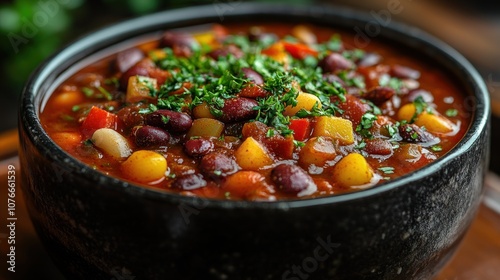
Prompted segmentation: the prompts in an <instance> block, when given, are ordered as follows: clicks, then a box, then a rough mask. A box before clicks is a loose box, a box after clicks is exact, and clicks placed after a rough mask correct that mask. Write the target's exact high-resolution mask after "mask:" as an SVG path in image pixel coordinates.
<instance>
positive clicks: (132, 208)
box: [19, 2, 490, 280]
mask: <svg viewBox="0 0 500 280" xmlns="http://www.w3.org/2000/svg"><path fill="white" fill-rule="evenodd" d="M217 3H218V4H217ZM225 5H226V6H225ZM232 5H233V6H231V5H229V4H224V3H222V2H220V3H219V2H216V4H214V5H212V6H205V7H195V8H188V9H182V10H174V11H166V12H161V13H158V14H154V15H151V16H147V17H144V18H139V19H135V20H131V21H127V22H124V23H122V24H118V25H115V26H112V27H109V28H106V29H104V30H101V31H98V32H96V33H93V34H91V35H89V36H86V37H84V38H83V39H81V40H78V41H76V42H75V43H73V44H70V45H69V46H68V47H66V48H64V49H63V50H61V51H60V52H58V53H57V54H55V55H54V56H52V57H51V58H49V59H48V60H46V61H45V62H44V63H43V64H42V65H41V66H40V67H39V68H38V69H37V70H36V71H35V72H34V74H33V75H32V76H31V78H30V80H29V81H28V83H27V85H26V88H25V89H24V92H23V95H22V100H21V109H20V116H19V131H20V138H21V151H20V159H21V164H22V168H21V170H22V182H21V183H22V188H23V192H24V195H25V199H26V203H27V206H28V210H29V213H30V215H31V219H32V221H33V224H34V225H35V228H36V230H37V232H38V234H39V236H40V238H41V239H42V240H43V242H44V244H45V246H46V248H47V250H48V251H49V252H50V254H51V255H52V257H53V259H54V261H55V262H56V264H57V265H58V266H59V268H60V269H61V271H62V272H63V273H64V274H65V275H66V276H67V277H68V279H106V280H109V279H198V280H199V279H203V280H209V279H256V280H264V279H289V280H297V279H429V278H430V277H432V276H433V275H435V274H436V272H437V271H439V269H440V268H441V267H442V266H443V265H444V264H445V263H446V261H447V260H448V259H449V258H450V256H451V255H452V254H453V252H454V251H455V249H456V247H457V245H458V244H459V242H460V240H461V239H462V237H463V235H464V233H465V232H466V230H467V228H468V226H469V225H470V223H471V221H472V219H473V218H474V215H475V213H476V210H477V207H478V205H479V203H480V197H481V192H482V189H483V179H484V175H485V171H486V167H487V161H488V160H487V158H488V151H489V140H488V139H489V133H490V130H489V99H488V94H487V91H486V88H485V85H484V84H483V82H482V81H481V79H480V77H479V75H478V74H477V72H476V71H475V70H474V69H473V67H471V65H470V64H469V63H468V62H467V61H466V60H465V59H464V58H463V57H462V56H461V55H460V54H458V53H457V52H455V51H454V50H453V49H451V48H450V47H448V46H446V45H445V44H443V43H442V42H440V41H438V40H436V39H434V38H432V37H429V36H428V35H426V34H424V33H423V32H421V31H419V30H416V29H414V28H411V27H407V26H403V25H399V24H396V23H393V22H391V23H390V24H388V25H386V24H385V23H384V24H381V23H378V22H377V21H375V19H374V18H372V17H371V16H370V15H366V14H359V13H356V12H353V11H350V10H345V9H340V8H335V9H334V8H324V7H290V6H274V5H271V6H270V5H260V4H244V3H240V2H235V3H233V4H232ZM248 20H250V21H254V22H257V21H261V20H273V21H291V22H311V23H316V24H322V25H328V26H334V27H343V28H351V29H353V28H354V27H358V28H360V30H365V28H366V27H367V26H371V27H368V28H373V27H374V26H375V27H377V28H378V29H377V28H374V29H371V30H372V31H377V30H378V31H379V32H377V33H376V34H373V35H376V36H378V37H380V38H382V39H383V40H391V41H392V42H395V43H397V44H400V45H401V46H403V47H406V48H409V49H411V50H414V51H416V52H418V53H420V54H422V55H423V56H425V57H428V58H430V59H433V60H434V61H435V63H437V64H439V65H441V66H442V67H444V68H445V69H447V70H448V71H449V72H450V73H451V75H453V76H455V77H456V79H457V81H458V82H459V83H461V87H462V88H463V91H464V92H465V93H466V94H467V95H468V97H467V101H468V104H464V105H468V106H465V107H466V108H468V109H469V112H470V113H471V114H472V123H471V125H470V128H469V130H468V132H467V134H466V135H465V137H464V139H463V140H462V141H461V142H460V143H459V144H458V145H457V146H456V147H455V148H453V150H452V151H451V152H449V153H448V154H447V155H446V156H444V157H443V158H441V159H439V160H437V161H436V162H434V163H432V164H430V165H429V166H427V167H425V168H423V169H420V170H418V171H416V172H414V173H412V174H409V175H407V176H404V177H402V178H400V179H397V180H394V181H392V182H388V183H386V184H384V185H381V186H378V187H376V188H373V189H368V190H364V191H360V192H356V193H350V194H344V195H338V196H332V197H325V198H320V199H311V200H300V201H280V202H271V203H259V202H244V201H216V200H203V199H199V198H193V197H185V196H180V195H177V194H172V193H166V192H162V191H158V190H153V189H147V188H144V187H139V186H136V185H132V184H129V183H126V182H122V181H120V180H117V179H114V178H111V177H108V176H106V175H103V174H102V173H99V172H97V171H95V170H93V169H92V168H89V167H88V166H86V165H84V164H82V163H81V162H79V161H77V160H75V159H74V158H72V157H71V156H69V155H68V154H66V153H65V152H63V151H62V150H61V149H60V148H59V147H58V146H56V144H54V142H53V141H51V140H50V139H49V137H48V136H47V134H46V133H45V132H44V130H43V128H42V126H41V125H40V121H39V118H38V115H39V112H40V110H41V108H42V107H43V104H44V101H45V100H46V99H47V97H48V96H49V95H50V92H51V89H53V88H54V85H57V84H58V83H60V82H61V81H62V80H63V79H64V78H65V77H67V75H68V74H67V73H68V71H69V70H68V69H73V68H74V67H77V66H78V63H83V62H82V61H83V60H84V59H86V58H88V57H92V56H93V55H95V54H96V53H98V52H102V50H103V49H105V48H108V49H109V46H112V45H115V44H117V43H118V42H121V41H123V40H126V39H128V38H132V37H137V36H140V35H141V34H152V33H155V32H156V34H158V33H157V32H158V31H159V30H164V29H167V28H175V27H183V26H190V25H197V24H203V23H209V22H220V21H223V23H225V24H230V23H231V22H236V21H248ZM74 65H76V66H74ZM71 66H74V67H73V68H71Z"/></svg>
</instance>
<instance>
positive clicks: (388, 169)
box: [378, 166, 394, 174]
mask: <svg viewBox="0 0 500 280" xmlns="http://www.w3.org/2000/svg"><path fill="white" fill-rule="evenodd" d="M378 170H380V171H382V172H384V174H394V167H391V166H385V167H379V168H378Z"/></svg>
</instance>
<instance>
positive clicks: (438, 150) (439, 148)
mask: <svg viewBox="0 0 500 280" xmlns="http://www.w3.org/2000/svg"><path fill="white" fill-rule="evenodd" d="M431 150H432V151H434V152H441V151H442V150H443V148H442V147H441V146H439V145H434V146H432V147H431Z"/></svg>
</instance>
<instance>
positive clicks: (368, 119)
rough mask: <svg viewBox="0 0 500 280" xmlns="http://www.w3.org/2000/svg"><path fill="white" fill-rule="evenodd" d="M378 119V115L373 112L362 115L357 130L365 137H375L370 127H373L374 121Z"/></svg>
mask: <svg viewBox="0 0 500 280" xmlns="http://www.w3.org/2000/svg"><path fill="white" fill-rule="evenodd" d="M376 120H377V116H376V115H374V114H373V113H372V112H367V113H365V114H363V116H362V117H361V122H360V123H359V124H358V126H356V132H358V133H359V134H360V135H361V136H362V137H364V138H369V139H371V138H373V135H372V133H371V132H370V128H372V126H373V123H374V122H375V121H376Z"/></svg>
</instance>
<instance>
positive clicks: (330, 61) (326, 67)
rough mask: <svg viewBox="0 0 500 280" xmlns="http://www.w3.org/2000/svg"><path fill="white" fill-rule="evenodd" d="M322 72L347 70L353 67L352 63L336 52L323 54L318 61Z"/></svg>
mask: <svg viewBox="0 0 500 280" xmlns="http://www.w3.org/2000/svg"><path fill="white" fill-rule="evenodd" d="M318 65H319V67H321V69H323V72H335V71H337V70H347V69H352V68H354V63H352V61H350V60H348V59H347V58H345V57H343V56H342V55H341V54H338V53H331V54H329V55H327V56H325V57H324V58H323V59H322V60H321V61H320V62H319V63H318Z"/></svg>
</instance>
